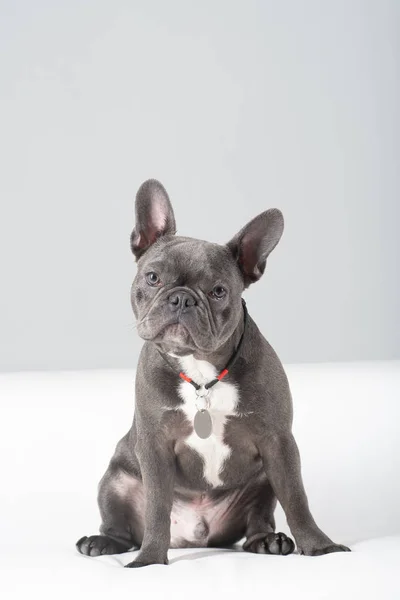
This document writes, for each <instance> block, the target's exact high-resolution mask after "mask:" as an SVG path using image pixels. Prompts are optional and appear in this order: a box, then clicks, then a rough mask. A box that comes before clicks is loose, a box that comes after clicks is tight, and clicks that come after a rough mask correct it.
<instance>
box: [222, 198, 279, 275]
mask: <svg viewBox="0 0 400 600" xmlns="http://www.w3.org/2000/svg"><path fill="white" fill-rule="evenodd" d="M283 226H284V222H283V215H282V213H281V211H280V210H278V209H277V208H271V209H269V210H266V211H265V212H263V213H261V214H260V215H258V217H255V218H254V219H253V220H252V221H250V222H249V223H247V225H245V226H244V227H243V229H241V230H240V231H239V233H238V234H236V235H235V237H234V238H233V239H232V240H231V241H230V242H229V243H228V244H227V245H228V248H229V249H230V250H231V252H232V254H233V256H234V258H235V259H236V260H237V263H238V265H239V268H240V270H241V272H242V275H243V279H244V285H245V287H248V286H249V285H250V284H251V283H254V282H255V281H258V279H260V277H261V275H262V274H263V273H264V270H265V265H266V262H267V257H268V255H269V254H270V253H271V252H272V250H273V249H274V248H275V246H276V245H277V243H278V242H279V240H280V239H281V236H282V233H283Z"/></svg>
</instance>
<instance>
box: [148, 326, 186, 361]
mask: <svg viewBox="0 0 400 600" xmlns="http://www.w3.org/2000/svg"><path fill="white" fill-rule="evenodd" d="M154 341H156V342H157V343H158V344H159V345H160V347H161V349H162V350H163V351H164V352H167V353H168V354H171V355H174V356H187V355H188V354H193V351H194V350H195V349H196V346H195V344H194V342H193V339H192V337H191V335H190V333H189V332H188V330H187V329H186V327H185V326H184V325H182V324H181V323H173V324H172V325H167V326H166V327H165V328H164V329H163V330H162V332H161V333H160V335H159V336H157V340H154Z"/></svg>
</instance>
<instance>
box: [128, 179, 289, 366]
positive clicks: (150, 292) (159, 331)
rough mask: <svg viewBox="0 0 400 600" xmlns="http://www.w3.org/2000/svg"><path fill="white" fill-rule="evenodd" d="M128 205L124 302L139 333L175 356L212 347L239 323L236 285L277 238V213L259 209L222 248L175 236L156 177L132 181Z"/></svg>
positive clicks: (254, 270)
mask: <svg viewBox="0 0 400 600" xmlns="http://www.w3.org/2000/svg"><path fill="white" fill-rule="evenodd" d="M135 210H136V224H135V228H134V230H133V232H132V235H131V249H132V252H133V254H134V255H135V257H136V260H137V266H138V270H137V274H136V277H135V279H134V281H133V284H132V291H131V302H132V307H133V312H134V313H135V316H136V319H137V329H138V332H139V335H140V337H141V338H143V339H144V340H151V341H153V342H156V343H157V344H158V345H159V347H160V348H161V349H162V350H163V351H164V352H168V353H171V354H174V355H176V356H184V355H187V354H194V353H200V354H202V355H204V354H208V353H212V352H215V351H216V350H217V349H218V348H219V347H221V346H222V345H223V344H224V343H225V342H226V341H227V340H228V339H229V338H230V337H231V336H232V334H233V332H234V331H235V329H236V327H237V325H238V323H239V320H240V318H241V315H242V304H241V296H242V292H243V290H244V289H245V288H246V287H248V286H249V285H250V284H251V283H253V282H255V281H257V280H258V279H259V278H260V277H261V275H262V274H263V272H264V269H265V265H266V261H267V257H268V255H269V253H270V252H271V251H272V250H273V249H274V248H275V246H276V245H277V243H278V242H279V240H280V237H281V235H282V232H283V217H282V213H281V212H280V211H279V210H277V209H270V210H267V211H265V212H263V213H261V214H260V215H258V216H257V217H255V218H254V219H253V220H252V221H250V222H249V223H248V224H247V225H246V226H245V227H243V229H241V230H240V231H239V233H238V234H237V235H235V237H234V238H233V239H232V240H231V241H230V242H229V243H228V244H226V245H225V246H222V245H219V244H213V243H211V242H205V241H202V240H196V239H193V238H187V237H181V236H177V235H175V234H176V226H175V217H174V213H173V210H172V206H171V203H170V200H169V197H168V194H167V192H166V191H165V189H164V187H163V186H162V185H161V183H159V182H158V181H156V180H153V179H151V180H149V181H146V182H145V183H143V185H142V186H141V187H140V189H139V191H138V193H137V196H136V205H135Z"/></svg>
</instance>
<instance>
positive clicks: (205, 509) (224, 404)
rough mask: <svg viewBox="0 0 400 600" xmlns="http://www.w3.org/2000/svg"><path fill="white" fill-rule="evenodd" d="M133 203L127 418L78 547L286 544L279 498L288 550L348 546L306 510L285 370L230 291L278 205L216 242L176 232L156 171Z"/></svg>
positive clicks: (257, 270) (275, 235)
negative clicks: (132, 373) (135, 353)
mask: <svg viewBox="0 0 400 600" xmlns="http://www.w3.org/2000/svg"><path fill="white" fill-rule="evenodd" d="M135 212H136V223H135V227H134V230H133V232H132V235H131V239H130V241H131V249H132V252H133V254H134V256H135V258H136V261H137V274H136V276H135V279H134V281H133V285H132V289H131V303H132V308H133V312H134V314H135V317H136V319H137V331H138V333H139V335H140V337H141V338H142V339H143V340H145V342H144V345H143V348H142V350H141V354H140V358H139V363H138V366H137V373H136V383H135V386H136V399H135V411H134V419H133V424H132V427H131V429H130V430H129V432H128V433H127V434H126V435H125V437H123V438H122V440H121V441H120V442H119V443H118V445H117V447H116V450H115V454H114V456H113V457H112V459H111V461H110V464H109V466H108V469H107V471H106V473H105V475H104V476H103V478H102V479H101V482H100V484H99V492H98V504H99V508H100V514H101V518H102V524H101V527H100V533H101V535H92V536H90V537H87V536H84V537H82V538H81V539H80V540H79V541H78V542H77V549H78V550H79V552H81V553H82V554H85V555H88V556H99V555H102V554H116V553H121V552H126V551H128V550H131V549H138V548H140V552H139V553H138V555H137V557H136V558H135V560H133V561H132V562H130V563H129V564H127V565H126V566H127V567H143V566H146V565H152V564H168V549H169V548H187V547H206V546H207V547H230V546H232V545H234V544H237V543H238V542H239V541H241V540H243V539H244V540H245V541H244V543H243V550H245V551H248V552H254V553H261V554H281V555H287V554H290V553H291V552H293V551H294V549H295V543H294V541H293V540H292V539H291V538H290V537H288V536H286V535H285V534H284V533H276V532H275V521H274V510H275V506H276V503H277V500H279V502H280V504H281V505H282V507H283V510H284V512H285V515H286V518H287V522H288V525H289V527H290V530H291V532H292V535H293V537H294V540H295V542H296V545H297V550H298V552H299V553H300V554H306V555H309V556H318V555H321V554H327V553H330V552H347V551H349V548H347V547H346V546H343V545H340V544H336V543H334V542H333V541H332V540H331V539H330V538H329V537H328V536H327V535H325V533H323V532H322V531H321V529H319V527H318V526H317V524H316V522H315V521H314V519H313V517H312V515H311V512H310V509H309V506H308V501H307V496H306V493H305V490H304V486H303V482H302V477H301V469H300V457H299V451H298V448H297V445H296V442H295V440H294V438H293V435H292V416H293V412H292V399H291V393H290V388H289V384H288V380H287V377H286V375H285V371H284V369H283V367H282V364H281V362H280V360H279V358H278V357H277V355H276V354H275V352H274V350H273V349H272V347H271V346H270V345H269V343H268V342H267V341H266V339H265V338H264V337H263V335H262V333H261V332H260V330H259V329H258V327H257V325H256V324H255V322H254V321H253V320H252V319H251V317H250V316H249V315H248V314H247V309H246V306H245V304H244V302H243V301H242V293H243V291H244V290H245V289H246V288H247V287H248V286H249V285H251V284H253V283H255V282H256V281H258V280H259V279H260V277H261V276H262V274H263V273H264V270H265V267H266V262H267V258H268V256H269V254H270V253H271V252H272V250H273V249H274V248H275V246H276V245H277V244H278V242H279V240H280V238H281V235H282V232H283V225H284V224H283V217H282V213H281V212H280V211H279V210H277V209H270V210H267V211H265V212H263V213H261V214H260V215H258V216H257V217H255V218H254V219H253V220H252V221H250V222H249V223H248V224H247V225H246V226H245V227H243V229H241V230H240V231H239V233H238V234H237V235H235V236H234V237H233V238H232V239H231V241H230V242H228V243H227V244H226V245H219V244H215V243H211V242H207V241H202V240H197V239H192V238H189V237H181V236H177V235H176V226H175V218H174V213H173V210H172V206H171V203H170V200H169V197H168V194H167V192H166V190H165V189H164V187H163V186H162V185H161V183H159V182H158V181H156V180H148V181H146V182H145V183H143V185H142V186H141V187H140V189H139V191H138V193H137V196H136V204H135Z"/></svg>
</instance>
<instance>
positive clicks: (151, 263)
mask: <svg viewBox="0 0 400 600" xmlns="http://www.w3.org/2000/svg"><path fill="white" fill-rule="evenodd" d="M138 268H139V270H140V271H142V272H143V271H145V272H146V271H147V270H149V269H151V270H154V271H157V270H160V271H162V272H163V275H164V279H166V280H167V282H170V283H171V284H172V283H174V284H176V285H191V286H196V284H199V285H200V283H203V284H210V285H211V284H214V283H215V282H216V280H217V282H219V283H222V282H223V281H226V280H229V282H230V283H231V284H232V283H234V282H237V286H238V289H239V288H240V287H242V280H241V277H240V272H239V269H238V267H237V265H236V262H235V260H234V258H233V256H232V253H231V252H230V251H229V250H228V249H227V248H226V246H220V245H219V244H214V243H211V242H206V241H203V240H196V239H193V238H188V237H178V236H165V237H163V238H160V239H159V240H158V241H157V242H156V243H155V244H153V246H152V247H151V248H150V249H149V251H148V252H146V254H145V255H144V256H143V257H142V258H141V259H140V260H139V262H138ZM200 287H201V286H200Z"/></svg>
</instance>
